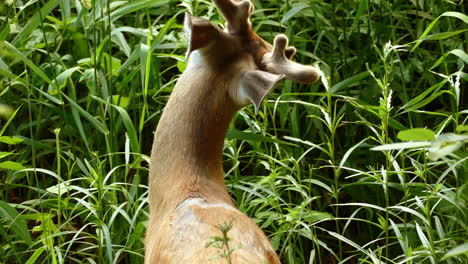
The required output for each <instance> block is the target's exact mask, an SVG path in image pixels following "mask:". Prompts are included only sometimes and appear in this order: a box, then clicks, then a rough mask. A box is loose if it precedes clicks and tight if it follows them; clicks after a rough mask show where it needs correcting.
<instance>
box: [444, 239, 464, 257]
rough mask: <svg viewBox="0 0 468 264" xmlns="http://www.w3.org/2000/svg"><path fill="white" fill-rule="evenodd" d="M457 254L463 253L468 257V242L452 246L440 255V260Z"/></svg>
mask: <svg viewBox="0 0 468 264" xmlns="http://www.w3.org/2000/svg"><path fill="white" fill-rule="evenodd" d="M459 255H465V256H467V257H468V242H466V243H463V244H461V245H458V246H456V247H454V248H452V249H451V250H449V251H448V252H447V253H445V255H444V256H443V257H442V259H441V260H445V259H448V258H451V257H456V256H459Z"/></svg>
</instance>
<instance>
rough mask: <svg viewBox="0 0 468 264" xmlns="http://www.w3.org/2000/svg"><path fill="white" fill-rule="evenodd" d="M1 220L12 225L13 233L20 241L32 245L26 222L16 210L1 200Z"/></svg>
mask: <svg viewBox="0 0 468 264" xmlns="http://www.w3.org/2000/svg"><path fill="white" fill-rule="evenodd" d="M0 218H3V219H5V220H6V221H5V223H7V224H9V225H10V229H11V231H12V232H13V234H15V235H16V236H17V237H18V238H19V239H21V240H22V241H24V242H26V243H27V244H28V245H31V244H32V240H31V235H30V234H29V230H28V226H27V225H26V221H24V219H23V218H22V216H21V215H20V214H18V212H17V211H16V209H15V208H13V207H11V205H9V204H8V203H6V202H4V201H2V200H0Z"/></svg>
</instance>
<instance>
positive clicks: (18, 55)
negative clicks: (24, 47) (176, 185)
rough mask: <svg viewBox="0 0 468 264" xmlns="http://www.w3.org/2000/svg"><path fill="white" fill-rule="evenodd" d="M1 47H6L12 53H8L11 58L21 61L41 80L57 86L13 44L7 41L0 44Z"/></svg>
mask: <svg viewBox="0 0 468 264" xmlns="http://www.w3.org/2000/svg"><path fill="white" fill-rule="evenodd" d="M1 46H3V47H6V49H7V50H8V51H9V52H10V53H8V55H9V56H13V57H15V58H17V59H19V60H21V61H22V62H23V63H24V64H26V66H28V67H29V68H30V69H31V70H32V71H33V72H34V73H36V74H37V75H39V77H41V79H42V80H44V81H45V82H46V83H48V84H50V85H55V84H54V83H52V81H51V80H50V79H49V77H47V75H46V74H45V73H44V72H43V71H42V70H41V69H40V68H39V67H37V66H36V64H35V63H34V62H32V61H31V60H30V59H28V58H27V57H26V56H24V54H23V53H21V52H20V51H19V50H17V49H16V48H15V46H13V45H12V44H10V43H8V42H6V41H3V42H0V47H1Z"/></svg>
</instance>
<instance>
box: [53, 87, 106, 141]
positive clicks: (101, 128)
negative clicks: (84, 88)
mask: <svg viewBox="0 0 468 264" xmlns="http://www.w3.org/2000/svg"><path fill="white" fill-rule="evenodd" d="M62 95H63V97H65V98H66V99H67V100H68V101H69V102H70V104H71V105H72V107H73V108H74V109H76V110H78V112H80V114H81V115H82V116H83V117H84V118H86V119H88V121H89V122H90V123H91V124H92V125H93V126H94V127H95V128H96V129H97V130H99V131H100V132H101V133H103V134H104V135H107V134H109V130H107V127H106V125H105V123H101V122H99V121H98V120H97V119H96V118H95V117H94V116H92V115H91V114H90V113H88V112H87V111H86V110H84V109H83V108H82V107H81V106H80V105H79V104H77V103H76V102H75V101H73V100H72V99H71V98H70V97H68V96H67V95H66V94H64V93H63V92H62Z"/></svg>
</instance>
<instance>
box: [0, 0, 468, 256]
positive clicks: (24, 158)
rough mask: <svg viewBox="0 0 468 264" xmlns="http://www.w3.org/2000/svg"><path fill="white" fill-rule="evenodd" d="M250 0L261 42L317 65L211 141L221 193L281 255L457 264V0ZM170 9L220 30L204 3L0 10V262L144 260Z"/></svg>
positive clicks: (37, 2) (463, 194)
mask: <svg viewBox="0 0 468 264" xmlns="http://www.w3.org/2000/svg"><path fill="white" fill-rule="evenodd" d="M253 2H254V4H255V6H256V10H255V12H254V13H253V17H252V21H253V24H254V27H255V30H256V31H257V32H258V33H259V34H260V35H261V36H262V37H263V38H265V39H266V40H269V41H271V40H272V39H273V37H274V35H275V34H277V33H285V34H286V35H288V37H289V39H290V43H291V44H292V45H294V46H296V47H297V50H298V54H297V55H296V58H295V59H296V60H297V61H299V62H302V63H306V64H310V63H313V62H318V65H319V67H320V69H321V70H322V81H321V83H317V84H314V85H311V86H304V85H298V84H295V83H292V82H290V81H284V82H283V83H282V85H280V87H278V89H276V91H275V93H274V94H273V95H270V96H269V97H268V100H267V101H268V102H266V103H265V104H263V106H262V108H261V111H260V112H259V114H258V115H254V111H253V108H252V107H246V108H244V109H242V110H241V111H240V112H239V113H238V114H237V115H236V116H235V118H234V120H233V122H232V125H231V127H230V130H229V132H228V136H227V139H226V141H225V149H224V160H225V171H226V182H227V184H228V188H229V192H230V194H231V195H232V197H233V199H234V200H235V202H236V204H237V206H238V207H239V208H240V209H241V210H242V211H243V212H245V213H246V214H248V215H249V216H250V217H252V218H253V219H254V220H255V221H256V222H257V223H258V224H259V225H260V226H261V228H262V229H263V230H264V231H265V232H266V233H267V235H268V236H269V238H270V239H271V241H272V244H273V245H274V247H275V249H276V250H277V252H278V254H279V255H280V257H281V259H282V262H283V263H401V264H403V263H404V264H409V263H430V264H433V263H447V264H452V263H467V261H468V244H467V241H468V226H467V225H468V211H467V210H466V208H467V206H468V205H467V201H468V187H467V182H468V162H467V159H468V155H467V152H466V142H467V141H468V139H467V137H468V136H467V131H468V124H467V117H468V109H467V103H466V91H465V90H466V88H465V87H466V83H467V79H468V75H467V74H466V66H467V63H468V55H467V50H468V42H467V36H468V27H467V24H468V17H467V16H466V15H465V14H466V12H467V10H466V5H464V1H463V0H460V1H455V0H452V1H443V0H430V1H429V0H428V1H402V0H392V1H370V0H359V1H358V0H353V1H352V0H349V1H276V2H268V1H253ZM185 11H188V12H191V13H193V14H195V15H199V16H203V17H205V18H209V19H210V20H211V21H214V23H217V24H220V25H221V24H222V18H221V17H220V16H219V15H218V14H217V12H216V10H215V8H214V6H213V4H212V3H211V2H210V1H183V2H177V1H168V0H138V1H106V0H99V1H96V0H81V1H78V0H77V1H70V0H49V1H45V0H30V1H28V0H23V1H19V0H7V1H3V2H1V3H0V21H1V23H0V150H1V151H0V186H1V191H0V198H1V200H0V242H1V243H0V253H1V254H0V263H28V264H29V263H142V262H143V238H144V232H145V229H146V223H147V222H146V221H147V214H148V203H147V186H146V184H147V175H148V161H149V159H148V155H149V153H150V146H151V142H152V138H153V131H154V129H155V127H156V124H157V121H158V119H159V117H160V115H161V112H162V109H163V107H164V104H165V102H166V101H167V99H168V97H169V95H170V92H171V90H172V88H173V87H174V84H175V82H176V81H177V78H178V77H179V75H180V73H181V72H182V71H183V70H184V69H185V59H184V53H185V48H186V44H185V36H184V34H183V32H182V18H183V12H185ZM227 234H228V235H229V233H227ZM226 239H227V238H226ZM231 246H233V247H234V246H235V245H231Z"/></svg>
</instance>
